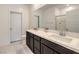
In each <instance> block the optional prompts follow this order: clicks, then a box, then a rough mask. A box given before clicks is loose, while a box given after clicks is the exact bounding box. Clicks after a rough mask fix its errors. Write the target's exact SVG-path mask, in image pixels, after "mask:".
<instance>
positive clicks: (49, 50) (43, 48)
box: [41, 44, 54, 54]
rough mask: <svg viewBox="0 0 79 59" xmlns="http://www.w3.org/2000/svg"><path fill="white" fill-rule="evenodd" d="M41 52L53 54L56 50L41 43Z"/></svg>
mask: <svg viewBox="0 0 79 59" xmlns="http://www.w3.org/2000/svg"><path fill="white" fill-rule="evenodd" d="M41 53H42V54H53V53H54V51H53V50H52V49H50V48H48V47H47V46H46V45H44V44H41Z"/></svg>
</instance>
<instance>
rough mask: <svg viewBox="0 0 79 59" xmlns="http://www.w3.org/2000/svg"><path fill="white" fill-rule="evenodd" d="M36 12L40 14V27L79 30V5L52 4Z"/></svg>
mask: <svg viewBox="0 0 79 59" xmlns="http://www.w3.org/2000/svg"><path fill="white" fill-rule="evenodd" d="M34 13H35V15H38V16H39V22H38V23H39V27H40V28H49V29H51V30H61V31H62V30H63V31H70V32H77V33H78V32H79V5H74V4H73V5H71V4H61V5H60V4H59V5H58V4H50V5H46V6H45V7H42V8H41V9H39V10H37V11H35V12H34ZM34 17H35V16H34Z"/></svg>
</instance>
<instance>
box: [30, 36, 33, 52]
mask: <svg viewBox="0 0 79 59" xmlns="http://www.w3.org/2000/svg"><path fill="white" fill-rule="evenodd" d="M30 49H31V50H32V51H33V38H32V37H30Z"/></svg>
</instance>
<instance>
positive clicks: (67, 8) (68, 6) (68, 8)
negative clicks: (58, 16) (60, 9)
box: [65, 4, 75, 12]
mask: <svg viewBox="0 0 79 59" xmlns="http://www.w3.org/2000/svg"><path fill="white" fill-rule="evenodd" d="M66 6H67V7H66V9H65V11H66V12H68V11H71V10H73V9H75V8H74V7H72V6H70V5H69V4H67V5H66Z"/></svg>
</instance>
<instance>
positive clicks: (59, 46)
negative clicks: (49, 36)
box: [41, 39, 77, 54]
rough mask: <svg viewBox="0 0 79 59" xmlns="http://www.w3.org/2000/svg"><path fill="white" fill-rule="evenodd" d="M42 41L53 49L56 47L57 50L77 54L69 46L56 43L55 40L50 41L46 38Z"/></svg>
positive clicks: (62, 52)
mask: <svg viewBox="0 0 79 59" xmlns="http://www.w3.org/2000/svg"><path fill="white" fill-rule="evenodd" d="M41 42H42V43H43V44H45V45H47V46H48V47H50V48H51V49H54V50H55V51H57V52H58V53H61V54H75V53H76V54H77V52H74V51H72V50H70V49H68V48H65V47H63V46H61V45H59V44H56V43H54V42H51V41H48V40H46V39H41Z"/></svg>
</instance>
